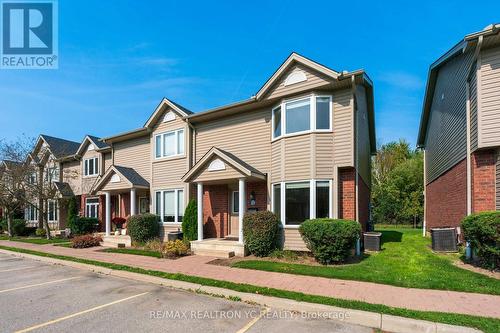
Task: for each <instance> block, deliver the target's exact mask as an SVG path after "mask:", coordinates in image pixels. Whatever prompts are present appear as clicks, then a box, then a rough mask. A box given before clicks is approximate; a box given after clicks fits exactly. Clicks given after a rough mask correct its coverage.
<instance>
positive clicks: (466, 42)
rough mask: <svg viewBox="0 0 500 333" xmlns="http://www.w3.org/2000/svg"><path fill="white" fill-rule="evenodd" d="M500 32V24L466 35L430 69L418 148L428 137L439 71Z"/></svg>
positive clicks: (422, 145)
mask: <svg viewBox="0 0 500 333" xmlns="http://www.w3.org/2000/svg"><path fill="white" fill-rule="evenodd" d="M499 32H500V23H497V24H490V25H488V26H487V27H486V28H484V29H483V30H481V31H479V32H475V33H472V34H469V35H466V36H465V37H464V38H463V39H462V40H460V41H459V42H458V43H457V44H455V46H453V47H452V48H451V49H450V50H448V51H447V52H446V53H445V54H443V55H442V56H440V57H439V58H438V59H437V60H436V61H434V62H433V63H432V64H431V65H430V67H429V73H428V75H427V85H426V87H425V96H424V102H423V106H422V114H421V116H420V128H419V130H418V137H417V146H418V147H424V145H425V137H426V135H427V125H428V122H429V116H430V112H431V106H432V98H433V96H434V89H435V88H436V82H437V77H438V73H439V69H440V68H441V67H443V66H444V65H445V64H447V63H448V62H449V61H450V60H451V59H453V58H454V57H455V56H457V55H459V54H461V53H463V52H466V51H467V50H470V48H471V47H474V46H475V45H477V43H478V42H479V41H481V42H482V40H483V38H485V37H489V36H493V35H497V34H498V33H499Z"/></svg>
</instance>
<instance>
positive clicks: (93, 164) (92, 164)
mask: <svg viewBox="0 0 500 333" xmlns="http://www.w3.org/2000/svg"><path fill="white" fill-rule="evenodd" d="M83 163H84V166H83V175H84V176H97V175H98V174H99V157H92V158H87V159H85V160H84V162H83Z"/></svg>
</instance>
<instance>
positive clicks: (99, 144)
mask: <svg viewBox="0 0 500 333" xmlns="http://www.w3.org/2000/svg"><path fill="white" fill-rule="evenodd" d="M87 143H92V144H93V145H94V146H95V147H96V150H97V151H102V150H106V149H110V148H111V146H110V145H108V144H107V143H106V142H103V141H101V139H100V138H98V137H97V136H93V135H88V134H87V135H86V136H85V138H83V140H82V143H81V144H80V146H79V147H78V150H77V151H76V153H75V154H76V155H79V156H82V155H83V154H84V151H83V149H84V148H85V146H86V144H87Z"/></svg>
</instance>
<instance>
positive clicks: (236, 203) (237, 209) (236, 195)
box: [231, 191, 240, 214]
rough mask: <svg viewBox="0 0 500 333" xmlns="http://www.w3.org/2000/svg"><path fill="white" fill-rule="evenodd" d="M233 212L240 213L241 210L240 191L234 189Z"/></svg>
mask: <svg viewBox="0 0 500 333" xmlns="http://www.w3.org/2000/svg"><path fill="white" fill-rule="evenodd" d="M231 212H232V213H233V214H238V213H239V212H240V192H238V191H233V192H232V193H231Z"/></svg>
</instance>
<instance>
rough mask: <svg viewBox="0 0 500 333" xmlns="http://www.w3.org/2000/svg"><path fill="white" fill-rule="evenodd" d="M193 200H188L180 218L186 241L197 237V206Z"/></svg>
mask: <svg viewBox="0 0 500 333" xmlns="http://www.w3.org/2000/svg"><path fill="white" fill-rule="evenodd" d="M197 207H198V206H197V204H196V201H195V200H190V201H189V203H188V205H187V207H186V210H185V211H184V217H183V219H182V232H183V238H184V239H185V240H188V241H192V240H196V239H198V208H197Z"/></svg>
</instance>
